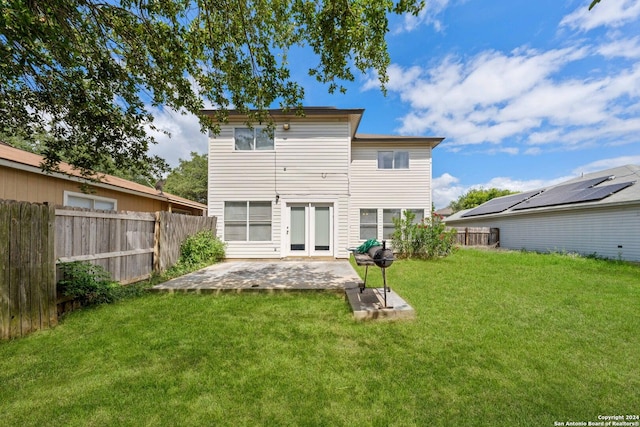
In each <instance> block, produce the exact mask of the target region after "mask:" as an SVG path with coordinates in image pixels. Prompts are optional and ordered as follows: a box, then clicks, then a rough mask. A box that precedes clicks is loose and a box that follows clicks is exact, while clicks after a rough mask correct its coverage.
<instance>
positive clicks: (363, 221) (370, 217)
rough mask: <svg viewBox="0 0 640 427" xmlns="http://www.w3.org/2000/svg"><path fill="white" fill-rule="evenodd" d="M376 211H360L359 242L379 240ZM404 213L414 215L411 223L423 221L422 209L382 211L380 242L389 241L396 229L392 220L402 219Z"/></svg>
mask: <svg viewBox="0 0 640 427" xmlns="http://www.w3.org/2000/svg"><path fill="white" fill-rule="evenodd" d="M378 211H379V210H378V209H360V240H369V239H380V237H379V235H378V217H379V212H378ZM406 211H411V212H413V214H414V218H413V223H414V224H420V223H421V222H422V220H423V219H424V209H404V208H403V209H399V208H395V209H382V237H381V239H382V240H391V239H392V238H393V232H394V231H395V229H396V226H395V224H394V223H393V219H394V218H397V219H404V215H405V212H406Z"/></svg>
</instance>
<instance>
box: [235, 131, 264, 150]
mask: <svg viewBox="0 0 640 427" xmlns="http://www.w3.org/2000/svg"><path fill="white" fill-rule="evenodd" d="M233 137H234V140H235V149H236V151H256V150H273V146H274V143H273V139H274V138H273V132H269V130H268V129H267V128H264V127H254V128H235V129H234V131H233Z"/></svg>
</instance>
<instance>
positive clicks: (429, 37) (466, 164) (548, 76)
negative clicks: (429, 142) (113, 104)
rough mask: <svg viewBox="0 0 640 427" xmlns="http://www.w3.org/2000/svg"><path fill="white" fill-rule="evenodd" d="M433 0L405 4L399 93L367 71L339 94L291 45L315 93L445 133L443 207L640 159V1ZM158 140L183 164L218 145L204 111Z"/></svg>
mask: <svg viewBox="0 0 640 427" xmlns="http://www.w3.org/2000/svg"><path fill="white" fill-rule="evenodd" d="M589 3H590V0H537V1H531V0H529V1H522V0H521V1H512V2H507V1H504V0H431V1H429V0H427V8H426V9H425V10H424V11H423V13H422V14H421V15H420V16H419V17H417V18H416V17H394V19H393V20H392V22H391V26H390V28H391V31H390V34H389V35H388V37H387V41H388V44H389V53H390V55H391V63H392V65H391V67H390V68H389V75H390V81H389V83H388V85H387V88H388V94H387V96H386V97H385V96H383V94H382V93H381V92H380V90H379V89H378V84H377V79H376V76H375V75H360V76H358V77H357V79H356V81H355V82H353V83H350V84H348V85H347V88H348V91H347V93H346V94H344V95H342V94H333V95H331V94H328V93H327V88H326V86H323V85H320V84H318V83H316V82H315V80H313V79H312V78H310V77H308V76H307V75H306V70H307V69H308V68H309V67H310V66H311V65H312V64H313V63H312V62H310V61H313V60H314V58H313V56H311V55H309V54H308V53H306V52H300V54H299V55H297V56H295V57H292V58H291V63H292V66H293V69H292V72H293V75H294V78H296V79H297V80H298V81H299V82H300V83H301V84H303V85H304V87H305V94H306V99H305V103H304V104H305V105H309V106H336V107H339V108H365V113H364V117H363V120H362V122H361V124H360V127H359V129H358V131H359V132H361V133H379V134H402V135H424V136H441V137H445V138H446V139H445V140H444V142H443V143H441V144H440V145H439V146H438V147H437V148H436V149H435V150H434V152H433V198H434V202H435V205H436V208H442V207H445V206H446V205H448V203H449V202H450V201H451V200H454V199H456V198H457V197H458V196H460V195H461V194H463V193H464V192H466V191H467V190H469V189H470V188H479V187H484V188H490V187H497V188H503V189H509V190H518V191H525V190H530V189H535V188H540V187H543V186H546V185H551V184H555V183H558V182H561V181H564V180H566V179H569V178H573V177H576V176H579V175H580V174H581V173H588V172H593V171H598V170H602V169H607V168H609V167H614V166H619V165H623V164H640V102H639V101H640V0H602V1H601V3H600V4H598V5H597V6H596V7H595V8H594V9H593V10H592V11H588V5H589ZM156 124H157V125H158V126H159V127H161V128H164V129H167V130H169V131H170V132H171V133H172V134H173V136H172V138H171V140H168V139H166V138H164V137H163V136H159V137H158V140H159V144H158V145H157V146H155V147H154V148H153V149H152V153H154V154H158V155H160V156H162V157H164V158H166V159H167V161H169V163H170V164H172V165H173V166H175V165H176V164H177V162H178V158H185V159H187V158H189V152H190V151H196V152H200V153H204V152H206V144H207V138H206V136H204V135H201V134H199V126H198V124H197V120H196V119H195V118H194V117H191V116H182V115H179V114H175V113H173V114H171V113H167V112H157V114H156Z"/></svg>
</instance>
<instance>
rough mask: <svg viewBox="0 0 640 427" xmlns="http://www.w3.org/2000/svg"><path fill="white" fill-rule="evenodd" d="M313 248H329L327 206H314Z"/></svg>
mask: <svg viewBox="0 0 640 427" xmlns="http://www.w3.org/2000/svg"><path fill="white" fill-rule="evenodd" d="M314 211H315V227H314V228H315V230H314V231H315V234H314V249H315V250H316V251H328V250H329V249H330V248H331V216H330V209H329V206H316V207H315V208H314Z"/></svg>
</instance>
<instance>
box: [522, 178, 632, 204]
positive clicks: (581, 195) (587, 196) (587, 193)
mask: <svg viewBox="0 0 640 427" xmlns="http://www.w3.org/2000/svg"><path fill="white" fill-rule="evenodd" d="M601 182H602V181H601ZM633 184H634V182H622V183H619V184H611V185H605V186H602V187H586V188H582V189H576V190H573V191H566V189H563V188H561V187H564V186H559V187H555V188H553V189H551V190H549V191H545V192H544V193H542V194H540V195H539V196H536V197H534V198H532V199H530V200H527V201H525V202H524V203H521V204H519V205H517V206H514V207H513V210H514V211H518V210H523V209H532V208H541V207H546V206H557V205H566V204H570V203H583V202H593V201H596V200H602V199H605V198H607V197H609V196H610V195H612V194H614V193H617V192H618V191H620V190H623V189H625V188H627V187H629V186H631V185H633Z"/></svg>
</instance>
